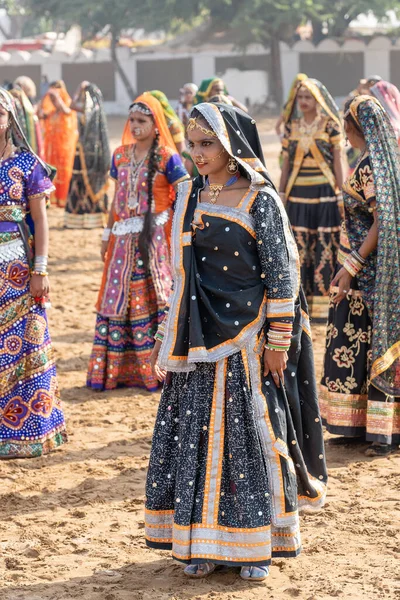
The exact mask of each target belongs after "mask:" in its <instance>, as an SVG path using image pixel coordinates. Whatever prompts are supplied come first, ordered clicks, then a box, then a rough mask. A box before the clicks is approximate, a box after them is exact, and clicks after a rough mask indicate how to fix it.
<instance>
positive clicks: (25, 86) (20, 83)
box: [13, 75, 37, 102]
mask: <svg viewBox="0 0 400 600" xmlns="http://www.w3.org/2000/svg"><path fill="white" fill-rule="evenodd" d="M13 85H14V87H19V88H20V89H22V90H23V91H24V92H25V94H26V95H27V96H28V98H29V100H30V101H31V102H33V101H34V99H35V98H36V96H37V89H36V85H35V82H34V81H33V79H31V78H30V77H27V76H26V75H20V76H19V77H17V79H16V80H15V81H14V84H13Z"/></svg>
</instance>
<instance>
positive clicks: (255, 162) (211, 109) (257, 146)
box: [192, 102, 300, 297]
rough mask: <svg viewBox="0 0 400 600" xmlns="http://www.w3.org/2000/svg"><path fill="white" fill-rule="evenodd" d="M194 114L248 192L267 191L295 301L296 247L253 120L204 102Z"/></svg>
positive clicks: (297, 284)
mask: <svg viewBox="0 0 400 600" xmlns="http://www.w3.org/2000/svg"><path fill="white" fill-rule="evenodd" d="M195 111H197V112H199V113H200V114H201V115H202V116H203V117H204V119H205V120H206V121H207V123H208V124H209V125H210V126H211V128H212V130H213V131H214V132H215V133H216V135H217V137H218V139H219V141H220V142H221V144H222V145H223V147H224V148H225V150H226V151H227V153H228V154H229V156H231V157H232V158H234V159H235V160H236V161H237V163H238V164H239V166H240V167H241V168H242V172H243V173H244V174H245V175H246V176H247V178H248V179H249V180H250V181H251V186H250V187H251V189H254V190H259V189H262V188H264V189H265V188H269V189H268V193H269V194H270V195H271V196H273V198H274V200H275V202H276V205H277V208H278V209H279V212H280V214H281V217H282V221H283V223H284V230H285V238H286V246H287V249H288V254H289V268H290V276H291V280H292V289H293V290H294V296H296V297H297V295H298V293H299V288H300V279H299V269H298V264H299V262H298V261H299V258H298V257H299V254H298V250H297V245H296V242H295V239H294V237H293V234H292V232H291V229H290V225H289V221H288V217H287V213H286V210H285V208H284V206H283V204H282V201H281V199H280V197H279V194H278V193H277V191H276V189H275V186H274V184H273V182H272V179H271V177H270V175H269V173H268V170H267V168H266V166H265V160H264V154H263V151H262V146H261V141H260V138H259V135H258V131H257V125H256V122H255V120H254V119H252V118H251V116H250V115H249V114H247V113H245V112H244V111H243V110H241V109H240V108H237V107H235V106H227V105H226V104H214V103H211V102H204V103H202V104H198V105H197V106H195V107H194V108H193V110H192V114H196V112H195Z"/></svg>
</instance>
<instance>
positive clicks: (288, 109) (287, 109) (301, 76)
mask: <svg viewBox="0 0 400 600" xmlns="http://www.w3.org/2000/svg"><path fill="white" fill-rule="evenodd" d="M306 79H308V76H307V75H306V74H305V73H298V75H296V77H295V79H294V80H293V83H292V85H291V86H290V90H289V95H288V98H287V100H286V102H285V105H284V107H283V111H282V117H283V121H284V123H287V122H288V121H289V119H290V115H291V114H292V111H293V105H294V103H295V101H296V95H297V90H298V85H299V83H301V82H302V81H304V80H306Z"/></svg>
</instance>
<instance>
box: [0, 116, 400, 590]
mask: <svg viewBox="0 0 400 600" xmlns="http://www.w3.org/2000/svg"><path fill="white" fill-rule="evenodd" d="M122 124H123V121H122V120H121V119H112V120H110V125H111V132H112V134H113V143H114V145H116V143H117V142H118V135H119V132H120V131H122ZM261 131H262V138H263V142H264V145H265V151H266V152H265V154H266V159H267V163H268V165H269V167H270V170H271V172H272V173H273V175H274V177H277V176H278V166H277V154H278V151H279V145H278V143H277V138H276V136H275V135H274V134H273V132H272V122H271V121H267V120H266V121H263V122H262V123H261ZM49 220H50V225H51V258H50V271H51V285H52V304H53V308H52V310H51V311H49V319H50V327H51V333H52V338H53V342H54V347H55V352H56V357H57V364H58V374H59V380H60V384H61V389H62V397H63V400H64V406H65V411H66V416H67V420H68V429H69V434H70V441H69V443H68V445H66V446H64V447H63V448H62V449H61V450H59V451H57V452H55V453H53V454H51V455H49V456H46V457H43V458H39V459H35V460H19V461H3V462H2V463H1V466H0V469H1V470H0V600H70V599H73V598H84V600H189V599H191V600H219V599H221V600H233V599H236V600H265V599H274V600H286V599H290V598H298V599H300V600H327V599H328V598H339V599H342V600H375V599H381V598H382V599H387V600H392V599H393V600H394V599H396V598H397V599H399V598H400V575H399V573H400V570H399V559H400V545H399V527H398V523H399V514H400V513H399V508H400V496H399V490H400V455H396V456H391V457H389V458H383V459H371V458H366V457H365V456H364V454H363V451H364V449H365V446H363V447H361V448H360V447H346V448H334V447H332V446H329V445H328V446H327V459H328V465H329V474H330V481H329V492H328V501H327V505H326V508H325V509H324V510H323V511H322V512H321V513H319V514H317V515H313V516H305V517H302V534H303V544H304V552H303V553H302V555H301V556H300V557H299V558H298V559H295V560H276V561H274V563H273V566H272V568H271V571H270V577H269V579H268V580H267V582H266V583H265V584H263V585H261V586H254V585H253V586H252V585H249V584H247V583H245V582H243V581H242V580H241V579H240V578H239V576H238V572H237V571H234V570H222V571H221V572H218V573H216V574H214V575H213V576H212V577H211V578H210V579H207V580H204V581H200V582H197V581H196V582H194V581H192V580H188V579H186V578H185V576H184V575H183V573H182V568H181V566H179V565H177V564H175V563H173V562H172V560H171V559H170V558H169V556H168V553H165V552H160V551H154V550H148V549H146V547H145V544H144V539H143V497H144V483H145V476H146V467H147V461H148V457H149V452H150V442H151V434H152V427H153V422H154V418H155V414H156V409H157V403H158V394H149V393H144V392H137V391H134V390H118V391H116V392H108V393H95V392H93V391H90V390H88V389H86V388H85V377H86V367H87V363H88V359H89V354H90V351H91V343H92V335H93V328H94V322H95V312H94V308H93V306H94V303H95V299H96V293H97V290H98V287H99V283H100V276H101V271H102V264H101V262H100V259H99V246H100V236H101V233H100V231H98V230H97V231H69V230H64V229H63V227H62V224H63V213H62V211H61V210H60V209H53V208H52V209H51V210H50V211H49ZM313 333H314V339H315V356H316V365H317V370H318V372H320V369H321V362H322V352H323V336H324V328H323V327H320V326H319V327H314V330H313ZM327 437H328V436H327Z"/></svg>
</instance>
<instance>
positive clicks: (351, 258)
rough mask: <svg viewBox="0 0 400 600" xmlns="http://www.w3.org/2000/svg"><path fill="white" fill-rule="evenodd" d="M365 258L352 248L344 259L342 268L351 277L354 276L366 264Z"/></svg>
mask: <svg viewBox="0 0 400 600" xmlns="http://www.w3.org/2000/svg"><path fill="white" fill-rule="evenodd" d="M366 262H367V261H366V260H365V258H363V257H362V256H361V255H360V254H359V253H358V252H357V250H353V252H352V253H351V254H349V255H348V256H347V258H346V260H345V261H344V264H343V266H344V268H345V269H346V271H347V272H348V273H350V275H351V276H352V277H355V276H356V275H357V273H359V272H360V271H361V269H362V268H363V267H364V265H365V264H366Z"/></svg>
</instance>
